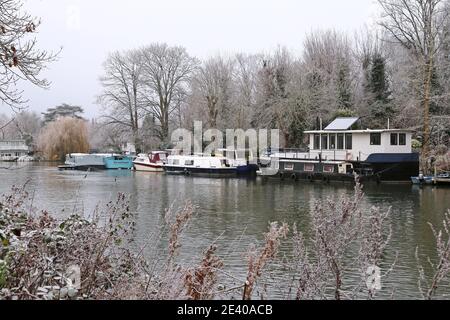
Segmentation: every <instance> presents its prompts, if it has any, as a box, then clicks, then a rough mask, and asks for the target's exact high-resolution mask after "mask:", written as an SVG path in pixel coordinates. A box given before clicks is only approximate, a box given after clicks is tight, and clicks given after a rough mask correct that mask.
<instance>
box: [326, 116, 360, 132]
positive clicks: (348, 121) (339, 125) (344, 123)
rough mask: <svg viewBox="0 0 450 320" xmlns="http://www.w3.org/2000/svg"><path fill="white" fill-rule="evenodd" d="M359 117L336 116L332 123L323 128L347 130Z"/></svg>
mask: <svg viewBox="0 0 450 320" xmlns="http://www.w3.org/2000/svg"><path fill="white" fill-rule="evenodd" d="M358 120H359V118H336V119H335V120H334V121H333V122H332V123H330V124H329V125H328V127H326V128H325V130H348V129H350V128H351V127H352V126H353V125H354V124H355V123H356V122H357V121H358Z"/></svg>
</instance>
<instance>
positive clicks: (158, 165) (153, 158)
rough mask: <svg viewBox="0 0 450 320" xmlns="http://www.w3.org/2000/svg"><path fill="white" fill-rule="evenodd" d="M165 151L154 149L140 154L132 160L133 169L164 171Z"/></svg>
mask: <svg viewBox="0 0 450 320" xmlns="http://www.w3.org/2000/svg"><path fill="white" fill-rule="evenodd" d="M167 155H168V153H167V152H166V151H154V152H152V153H150V154H140V155H138V157H137V158H136V159H135V160H134V161H133V165H134V170H136V171H144V172H164V163H165V162H166V161H167Z"/></svg>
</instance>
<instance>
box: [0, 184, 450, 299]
mask: <svg viewBox="0 0 450 320" xmlns="http://www.w3.org/2000/svg"><path fill="white" fill-rule="evenodd" d="M363 197H364V194H363V192H362V189H361V186H360V185H359V184H357V185H356V187H355V191H354V194H353V195H352V196H342V197H340V199H339V200H337V201H336V199H331V198H330V199H329V200H328V201H326V202H324V203H319V202H318V203H317V204H316V206H315V207H314V210H313V211H312V212H311V218H312V224H311V228H310V230H307V231H306V232H307V233H308V236H306V235H304V234H303V233H301V232H299V231H298V229H297V227H296V226H291V227H289V226H288V225H286V224H279V223H271V224H270V225H269V229H268V232H267V233H266V234H265V237H264V241H263V242H262V243H259V244H254V245H251V246H250V247H249V250H248V253H247V254H246V255H245V256H243V257H242V263H243V266H245V265H246V269H247V272H246V275H245V274H229V273H228V272H227V271H226V264H225V262H224V260H223V259H222V258H221V257H220V254H219V253H218V252H220V250H218V249H220V248H218V246H217V245H216V244H214V243H212V244H211V245H210V246H209V247H208V248H205V251H204V253H203V255H202V256H200V257H198V260H197V261H198V262H197V264H191V265H185V264H184V262H183V261H182V260H181V259H180V258H179V255H178V253H179V252H180V250H183V242H182V241H183V240H182V239H183V232H184V231H185V230H186V228H189V223H190V222H191V219H192V216H193V214H194V213H195V211H196V208H195V207H194V206H193V205H192V204H191V203H189V202H188V203H186V205H185V206H184V207H182V208H180V209H179V210H174V209H173V208H172V209H170V210H168V211H167V214H166V219H165V222H164V223H163V225H161V226H160V228H159V231H158V232H157V234H153V235H151V236H149V239H148V241H147V242H146V244H145V245H144V246H143V247H142V248H137V247H136V246H135V245H134V242H133V230H134V227H135V224H134V221H135V217H134V216H133V212H131V211H130V208H129V205H128V202H129V198H128V197H127V196H125V195H124V194H119V195H118V196H117V199H116V200H115V201H111V202H110V203H108V204H107V205H106V206H105V207H104V208H97V209H96V210H95V211H94V212H93V214H91V215H90V216H89V217H88V216H80V215H73V216H71V217H69V218H67V219H64V220H61V221H58V220H56V219H54V218H52V216H51V214H50V213H48V212H46V211H38V210H37V209H35V208H33V205H32V203H33V202H32V199H33V196H31V195H29V194H28V193H27V191H26V187H21V188H17V187H14V188H13V189H12V191H11V194H9V195H5V196H3V197H2V199H1V201H0V240H1V242H0V299H13V300H16V299H20V300H26V299H45V300H66V299H144V300H147V299H191V300H202V299H225V298H226V299H244V300H251V299H262V298H265V297H270V296H271V294H272V293H273V292H271V291H272V290H277V285H276V284H273V283H272V284H270V282H267V281H266V280H267V278H271V277H272V274H271V273H272V272H273V271H274V267H275V266H278V267H276V268H282V270H283V273H284V274H285V276H283V278H282V279H281V278H280V279H278V282H279V283H283V288H282V290H283V292H284V295H285V297H286V299H297V300H310V299H336V300H348V299H377V298H378V297H379V294H380V293H381V292H380V291H379V290H380V288H377V287H376V285H375V282H376V281H375V278H372V276H373V274H371V273H368V272H367V271H368V270H372V269H373V270H374V268H376V267H380V268H381V267H382V268H383V274H382V277H385V276H386V273H389V272H391V271H392V269H394V270H395V267H396V264H401V261H397V262H396V264H394V265H392V266H389V267H388V268H386V266H385V249H386V247H387V246H389V239H390V228H389V219H390V215H389V211H388V212H385V213H383V212H380V211H379V210H378V209H377V208H372V209H371V210H365V209H364V208H362V207H361V205H360V203H361V199H362V198H363ZM449 217H450V212H448V214H447V215H446V218H445V219H446V220H445V223H444V230H442V231H438V230H435V236H436V243H437V246H436V247H437V256H438V260H437V261H432V260H431V259H430V263H431V264H432V266H433V268H432V270H434V271H433V272H434V274H433V275H431V276H430V275H427V276H426V275H425V273H424V271H423V268H422V267H421V266H419V270H421V272H420V275H421V276H420V279H418V280H419V285H418V289H417V290H418V292H422V293H423V297H424V298H426V299H433V298H436V297H440V295H439V290H440V289H441V288H443V287H444V286H445V285H446V283H448V280H449V273H450V268H449V266H450V255H449V252H450V250H449V247H450V243H449V240H448V236H449V232H448V223H449V222H450V221H449ZM433 230H434V229H433ZM161 243H163V244H165V246H166V249H165V250H163V251H164V253H161V250H160V249H158V247H159V246H158V245H159V244H161ZM281 245H287V246H289V247H290V248H291V249H292V254H289V255H287V256H284V257H283V256H281V255H280V246H281ZM419 250H420V248H419V249H418V251H419ZM144 252H147V253H146V254H145V256H144ZM149 252H150V253H149ZM349 257H350V259H349ZM344 258H345V259H344ZM276 268H275V269H276ZM370 268H372V269H370ZM275 271H276V270H275ZM76 272H79V275H80V277H79V278H77V277H76ZM355 275H356V277H357V278H358V277H359V278H360V283H358V281H356V284H355V281H354V278H355ZM77 279H79V280H80V281H78V280H77ZM350 279H353V280H350ZM372 281H374V282H373V283H372ZM372 284H373V285H372ZM381 290H382V291H383V292H384V294H386V292H387V293H388V295H389V294H391V292H390V290H392V288H385V287H383V288H382V289H381ZM392 294H393V297H395V294H394V292H392Z"/></svg>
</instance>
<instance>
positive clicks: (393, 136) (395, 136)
mask: <svg viewBox="0 0 450 320" xmlns="http://www.w3.org/2000/svg"><path fill="white" fill-rule="evenodd" d="M391 146H398V134H396V133H391Z"/></svg>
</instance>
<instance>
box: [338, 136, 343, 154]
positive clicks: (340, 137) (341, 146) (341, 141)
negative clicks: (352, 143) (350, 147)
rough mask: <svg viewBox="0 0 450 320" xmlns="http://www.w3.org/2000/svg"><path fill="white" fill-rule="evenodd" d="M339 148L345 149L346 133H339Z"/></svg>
mask: <svg viewBox="0 0 450 320" xmlns="http://www.w3.org/2000/svg"><path fill="white" fill-rule="evenodd" d="M337 149H338V150H344V134H343V133H339V134H338V135H337Z"/></svg>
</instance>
